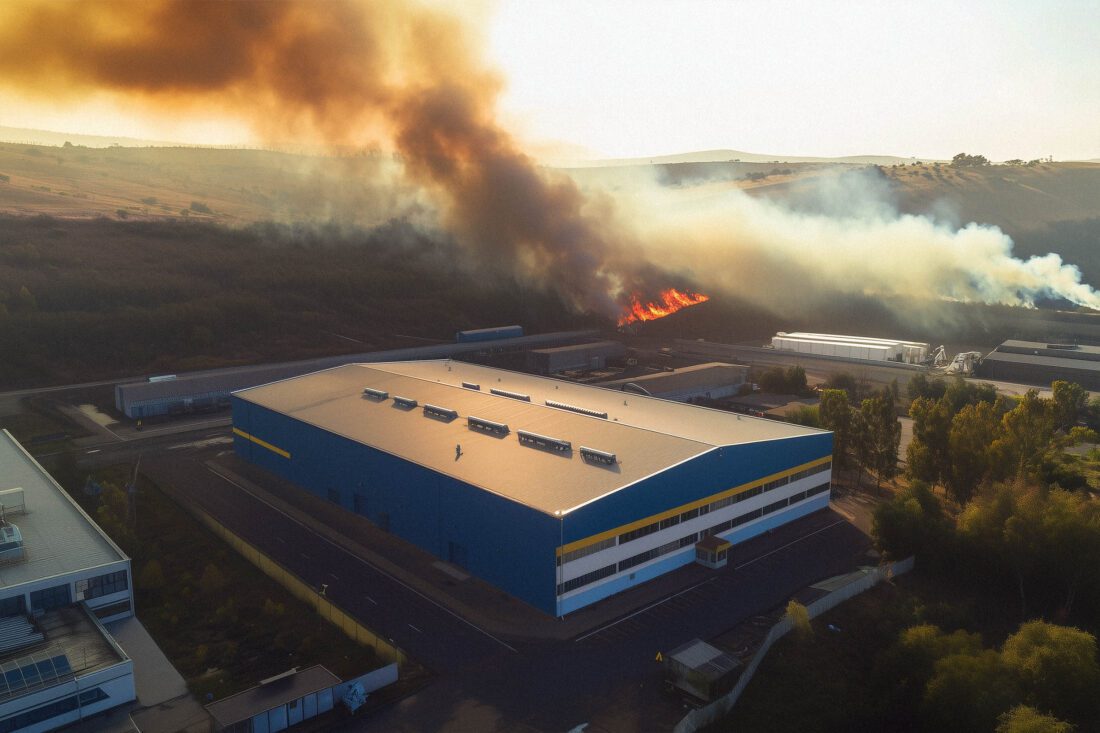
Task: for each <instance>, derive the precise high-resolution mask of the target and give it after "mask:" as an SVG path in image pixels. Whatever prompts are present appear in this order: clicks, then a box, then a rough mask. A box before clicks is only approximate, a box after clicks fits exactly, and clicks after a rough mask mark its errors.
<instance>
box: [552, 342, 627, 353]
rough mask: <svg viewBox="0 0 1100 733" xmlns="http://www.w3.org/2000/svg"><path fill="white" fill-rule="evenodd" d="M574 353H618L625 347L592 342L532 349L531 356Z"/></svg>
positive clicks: (618, 344) (616, 343)
mask: <svg viewBox="0 0 1100 733" xmlns="http://www.w3.org/2000/svg"><path fill="white" fill-rule="evenodd" d="M576 351H607V352H614V353H619V352H623V351H626V346H624V345H623V344H622V343H620V342H618V341H593V342H591V343H587V344H569V345H568V346H551V347H550V348H547V349H533V350H532V352H531V353H533V354H569V353H573V352H576Z"/></svg>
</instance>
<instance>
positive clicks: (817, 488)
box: [806, 482, 829, 496]
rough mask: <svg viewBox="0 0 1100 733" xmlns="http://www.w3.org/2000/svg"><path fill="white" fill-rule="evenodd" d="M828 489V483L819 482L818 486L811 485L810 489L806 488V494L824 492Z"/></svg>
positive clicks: (815, 494)
mask: <svg viewBox="0 0 1100 733" xmlns="http://www.w3.org/2000/svg"><path fill="white" fill-rule="evenodd" d="M828 490H829V483H828V482H825V483H823V484H819V485H818V486H815V487H813V488H812V489H807V490H806V496H817V495H818V494H820V493H822V492H825V491H828Z"/></svg>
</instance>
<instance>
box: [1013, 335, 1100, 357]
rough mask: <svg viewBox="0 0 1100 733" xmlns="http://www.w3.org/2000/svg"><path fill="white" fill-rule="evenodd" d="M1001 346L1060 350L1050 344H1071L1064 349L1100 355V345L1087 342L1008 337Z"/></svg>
mask: <svg viewBox="0 0 1100 733" xmlns="http://www.w3.org/2000/svg"><path fill="white" fill-rule="evenodd" d="M1001 346H1007V347H1009V348H1015V349H1033V350H1036V351H1055V352H1057V351H1062V350H1063V349H1058V348H1053V349H1052V348H1051V346H1055V347H1057V346H1072V347H1073V348H1072V349H1066V350H1068V351H1070V352H1076V353H1080V354H1095V355H1097V356H1100V346H1089V345H1088V344H1064V343H1057V342H1050V341H1021V340H1019V339H1008V340H1007V341H1005V342H1004V343H1002V344H1001Z"/></svg>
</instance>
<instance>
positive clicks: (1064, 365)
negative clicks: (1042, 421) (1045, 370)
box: [982, 351, 1100, 372]
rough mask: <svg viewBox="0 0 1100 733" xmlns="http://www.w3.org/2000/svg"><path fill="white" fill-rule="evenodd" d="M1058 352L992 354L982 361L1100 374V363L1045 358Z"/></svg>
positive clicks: (1063, 358)
mask: <svg viewBox="0 0 1100 733" xmlns="http://www.w3.org/2000/svg"><path fill="white" fill-rule="evenodd" d="M1050 353H1056V352H1050V351H1045V352H1041V353H1040V354H1039V355H1036V354H1011V353H1007V352H1004V351H993V352H990V353H989V354H987V355H986V356H985V358H983V359H982V361H999V362H1006V363H1010V364H1030V365H1033V366H1044V367H1050V368H1051V369H1067V370H1075V371H1083V372H1100V361H1091V360H1089V359H1067V358H1065V357H1057V356H1044V355H1042V354H1050Z"/></svg>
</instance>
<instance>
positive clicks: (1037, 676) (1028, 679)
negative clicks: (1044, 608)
mask: <svg viewBox="0 0 1100 733" xmlns="http://www.w3.org/2000/svg"><path fill="white" fill-rule="evenodd" d="M1003 656H1004V661H1005V664H1007V665H1008V666H1009V667H1010V668H1011V669H1012V670H1013V671H1014V672H1015V673H1016V675H1017V677H1018V679H1019V680H1020V682H1021V684H1022V686H1023V689H1024V690H1025V691H1026V697H1027V699H1028V702H1030V703H1032V704H1034V705H1035V706H1036V707H1038V708H1040V709H1043V710H1049V711H1051V712H1053V713H1055V714H1056V715H1064V716H1065V717H1067V718H1070V719H1071V720H1085V719H1091V718H1092V716H1094V715H1095V714H1096V711H1097V700H1096V690H1097V688H1098V687H1100V666H1098V665H1097V661H1096V637H1095V636H1093V635H1092V634H1090V633H1088V632H1086V631H1081V630H1080V629H1075V628H1071V627H1068V626H1056V625H1054V624H1048V623H1046V622H1043V621H1031V622H1028V623H1025V624H1022V625H1021V626H1020V630H1019V631H1017V632H1016V633H1015V634H1013V635H1012V636H1010V637H1008V639H1007V640H1006V641H1005V645H1004V652H1003Z"/></svg>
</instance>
